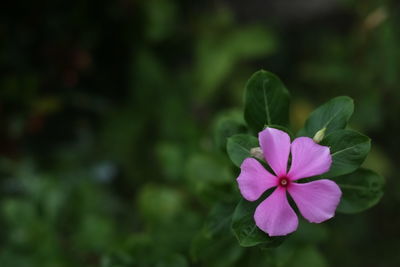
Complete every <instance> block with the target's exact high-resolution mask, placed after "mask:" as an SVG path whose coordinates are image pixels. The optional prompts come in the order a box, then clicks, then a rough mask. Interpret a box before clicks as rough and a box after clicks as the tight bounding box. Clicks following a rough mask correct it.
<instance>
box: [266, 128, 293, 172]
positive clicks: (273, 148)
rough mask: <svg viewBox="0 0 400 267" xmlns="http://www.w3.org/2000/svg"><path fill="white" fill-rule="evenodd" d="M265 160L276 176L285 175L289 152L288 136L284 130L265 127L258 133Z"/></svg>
mask: <svg viewBox="0 0 400 267" xmlns="http://www.w3.org/2000/svg"><path fill="white" fill-rule="evenodd" d="M258 140H259V142H260V146H261V149H262V151H263V153H264V157H265V160H266V161H267V162H268V164H269V166H271V168H272V169H273V170H274V172H275V174H276V175H277V176H281V175H286V172H287V163H288V158H289V152H290V137H289V135H288V134H287V133H285V132H284V131H281V130H278V129H274V128H266V129H265V130H263V131H261V132H260V133H259V134H258Z"/></svg>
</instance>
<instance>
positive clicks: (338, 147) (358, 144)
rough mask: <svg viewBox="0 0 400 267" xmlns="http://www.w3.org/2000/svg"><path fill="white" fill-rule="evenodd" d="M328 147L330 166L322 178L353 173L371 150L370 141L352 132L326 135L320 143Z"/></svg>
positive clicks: (336, 132)
mask: <svg viewBox="0 0 400 267" xmlns="http://www.w3.org/2000/svg"><path fill="white" fill-rule="evenodd" d="M320 144H321V145H324V146H328V147H329V148H330V152H331V155H332V161H333V162H332V165H331V168H330V169H329V171H328V172H327V173H325V174H323V177H326V178H329V177H336V176H340V175H344V174H348V173H351V172H353V171H355V170H356V169H357V168H358V167H360V165H361V164H362V163H363V162H364V160H365V158H366V157H367V155H368V153H369V150H370V148H371V139H369V137H367V136H365V135H363V134H360V133H358V132H355V131H352V130H338V131H335V132H332V133H331V134H328V135H327V136H326V137H325V138H324V139H323V140H322V142H321V143H320Z"/></svg>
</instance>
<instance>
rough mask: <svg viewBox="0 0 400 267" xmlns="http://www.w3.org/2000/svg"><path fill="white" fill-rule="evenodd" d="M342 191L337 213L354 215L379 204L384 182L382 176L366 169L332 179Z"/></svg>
mask: <svg viewBox="0 0 400 267" xmlns="http://www.w3.org/2000/svg"><path fill="white" fill-rule="evenodd" d="M333 180H334V181H335V182H336V183H337V184H338V185H339V186H340V188H341V190H342V193H343V195H342V199H341V201H340V204H339V206H338V208H337V211H339V212H342V213H356V212H361V211H363V210H366V209H368V208H370V207H372V206H374V205H375V204H377V203H378V202H379V200H380V199H381V197H382V195H383V186H384V184H385V181H384V179H383V177H382V176H380V175H379V174H377V173H375V172H374V171H372V170H368V169H358V170H357V171H355V172H353V173H351V174H348V175H343V176H340V177H337V178H335V179H333Z"/></svg>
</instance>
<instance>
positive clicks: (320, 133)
mask: <svg viewBox="0 0 400 267" xmlns="http://www.w3.org/2000/svg"><path fill="white" fill-rule="evenodd" d="M325 132H326V127H324V128H322V129H321V130H319V131H318V132H316V133H315V135H314V137H313V140H314V142H315V143H319V142H321V141H322V139H324V137H325Z"/></svg>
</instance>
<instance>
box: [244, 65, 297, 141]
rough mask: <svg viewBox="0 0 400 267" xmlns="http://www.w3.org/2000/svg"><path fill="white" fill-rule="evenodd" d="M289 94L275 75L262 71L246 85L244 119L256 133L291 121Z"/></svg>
mask: <svg viewBox="0 0 400 267" xmlns="http://www.w3.org/2000/svg"><path fill="white" fill-rule="evenodd" d="M289 102H290V97H289V92H288V90H287V89H286V88H285V86H284V85H283V83H282V82H281V80H280V79H279V78H278V77H276V76H275V75H274V74H272V73H270V72H267V71H265V70H260V71H258V72H256V73H254V74H253V76H251V78H250V79H249V80H248V82H247V84H246V92H245V108H244V118H245V120H246V123H247V125H248V126H249V128H250V129H252V130H253V131H254V132H255V133H258V132H260V131H261V130H262V129H263V128H264V126H265V125H272V124H278V125H284V126H286V125H287V124H288V121H289Z"/></svg>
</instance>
